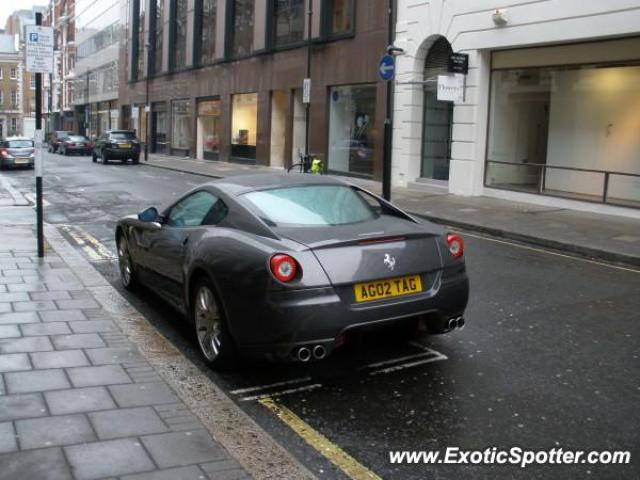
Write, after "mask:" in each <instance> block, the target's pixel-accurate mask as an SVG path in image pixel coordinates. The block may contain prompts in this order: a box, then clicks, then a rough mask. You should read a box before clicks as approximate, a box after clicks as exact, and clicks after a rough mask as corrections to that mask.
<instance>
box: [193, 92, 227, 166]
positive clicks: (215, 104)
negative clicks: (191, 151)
mask: <svg viewBox="0 0 640 480" xmlns="http://www.w3.org/2000/svg"><path fill="white" fill-rule="evenodd" d="M221 105H222V102H221V101H220V100H206V101H205V100H203V101H201V102H198V125H197V127H198V155H197V157H198V158H205V159H208V160H217V159H218V155H219V153H220V139H221V137H222V123H221V120H222V112H221Z"/></svg>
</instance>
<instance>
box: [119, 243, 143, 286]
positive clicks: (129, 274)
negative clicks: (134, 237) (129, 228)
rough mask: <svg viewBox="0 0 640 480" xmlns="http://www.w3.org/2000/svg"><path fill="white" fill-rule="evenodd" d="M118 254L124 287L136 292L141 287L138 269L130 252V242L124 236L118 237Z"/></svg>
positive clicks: (121, 280)
mask: <svg viewBox="0 0 640 480" xmlns="http://www.w3.org/2000/svg"><path fill="white" fill-rule="evenodd" d="M116 248H117V252H118V269H119V270H120V282H121V283H122V286H123V287H124V288H125V289H127V290H129V291H134V290H136V289H137V288H138V287H139V286H140V283H139V282H138V277H137V276H136V267H135V264H134V263H133V260H132V259H131V253H130V252H129V242H128V241H127V238H126V237H125V236H124V234H120V235H119V236H118V243H117V245H116Z"/></svg>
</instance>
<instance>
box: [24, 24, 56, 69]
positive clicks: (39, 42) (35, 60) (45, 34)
mask: <svg viewBox="0 0 640 480" xmlns="http://www.w3.org/2000/svg"><path fill="white" fill-rule="evenodd" d="M25 29H26V39H27V41H26V42H25V43H26V45H25V46H26V48H25V56H26V59H25V60H26V61H25V63H26V68H27V71H28V72H32V73H53V28H52V27H41V26H39V25H27V26H26V27H25Z"/></svg>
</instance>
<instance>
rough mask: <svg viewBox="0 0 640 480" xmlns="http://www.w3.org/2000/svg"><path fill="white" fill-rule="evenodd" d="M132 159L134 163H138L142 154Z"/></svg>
mask: <svg viewBox="0 0 640 480" xmlns="http://www.w3.org/2000/svg"><path fill="white" fill-rule="evenodd" d="M132 161H133V164H134V165H138V164H139V163H140V156H139V155H138V156H137V157H133V158H132Z"/></svg>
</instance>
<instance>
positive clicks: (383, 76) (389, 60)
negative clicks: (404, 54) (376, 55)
mask: <svg viewBox="0 0 640 480" xmlns="http://www.w3.org/2000/svg"><path fill="white" fill-rule="evenodd" d="M395 74H396V60H395V58H393V57H392V56H391V55H384V56H383V57H382V58H381V59H380V63H379V64H378V76H379V77H380V80H382V81H384V82H388V81H389V80H392V79H393V77H394V76H395Z"/></svg>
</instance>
